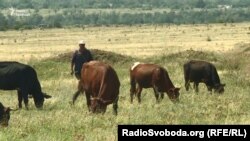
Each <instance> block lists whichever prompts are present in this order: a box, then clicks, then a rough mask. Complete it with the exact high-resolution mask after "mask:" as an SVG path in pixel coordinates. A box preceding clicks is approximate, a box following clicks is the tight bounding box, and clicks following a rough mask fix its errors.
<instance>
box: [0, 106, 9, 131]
mask: <svg viewBox="0 0 250 141" xmlns="http://www.w3.org/2000/svg"><path fill="white" fill-rule="evenodd" d="M10 111H11V109H10V108H9V107H7V108H6V107H4V106H3V104H2V103H1V102H0V126H8V125H9V120H10Z"/></svg>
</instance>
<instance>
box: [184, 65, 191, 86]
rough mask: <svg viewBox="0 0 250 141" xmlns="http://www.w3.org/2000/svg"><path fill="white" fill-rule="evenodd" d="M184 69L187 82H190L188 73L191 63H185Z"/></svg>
mask: <svg viewBox="0 0 250 141" xmlns="http://www.w3.org/2000/svg"><path fill="white" fill-rule="evenodd" d="M183 70H184V79H185V81H186V83H187V82H188V79H189V78H188V74H189V71H190V65H189V64H184V66H183Z"/></svg>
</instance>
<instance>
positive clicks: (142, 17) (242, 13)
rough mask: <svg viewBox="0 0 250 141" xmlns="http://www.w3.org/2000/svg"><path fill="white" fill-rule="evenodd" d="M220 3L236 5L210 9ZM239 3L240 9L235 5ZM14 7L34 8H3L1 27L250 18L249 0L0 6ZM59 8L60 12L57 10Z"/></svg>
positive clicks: (25, 1)
mask: <svg viewBox="0 0 250 141" xmlns="http://www.w3.org/2000/svg"><path fill="white" fill-rule="evenodd" d="M236 2H242V3H241V4H240V3H236ZM219 4H222V5H223V4H224V5H229V4H234V5H233V7H230V8H229V9H220V8H218V7H216V8H209V7H215V5H217V6H218V5H219ZM236 4H237V6H238V7H239V8H235V5H236ZM91 5H92V6H91ZM104 5H107V6H108V7H105V6H104ZM12 6H13V7H14V8H32V12H30V15H28V16H13V15H10V14H6V12H5V13H4V12H2V11H1V12H0V30H8V29H23V28H25V29H32V28H61V27H66V26H74V27H84V26H85V25H132V24H200V23H233V22H244V21H250V16H249V13H250V7H246V6H250V0H219V1H218V0H185V1H184V0H105V1H100V0H71V1H68V0H39V1H38V0H15V1H12V0H0V7H4V8H7V7H12ZM69 7H71V8H69ZM77 7H79V8H77ZM84 7H85V8H90V9H92V10H94V9H95V8H102V9H110V11H111V12H105V11H99V12H92V13H88V12H86V11H87V10H88V9H85V8H84ZM125 7H130V8H131V7H140V9H141V10H142V11H143V10H144V12H140V11H139V12H129V11H128V12H119V10H117V9H122V8H125ZM162 7H169V8H168V10H166V11H164V10H163V11H160V12H157V11H155V12H145V11H150V10H152V9H157V8H162ZM39 8H49V9H51V10H52V11H53V12H52V13H53V14H44V13H42V12H39ZM112 9H113V10H112ZM115 9H116V10H115ZM162 9H164V8H162ZM169 9H170V10H169ZM26 10H28V9H26ZM29 10H30V9H29ZM59 10H60V12H58V11H59Z"/></svg>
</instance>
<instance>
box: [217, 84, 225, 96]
mask: <svg viewBox="0 0 250 141" xmlns="http://www.w3.org/2000/svg"><path fill="white" fill-rule="evenodd" d="M225 86H226V84H217V85H215V87H214V91H215V92H216V93H220V94H221V93H223V92H224V87H225Z"/></svg>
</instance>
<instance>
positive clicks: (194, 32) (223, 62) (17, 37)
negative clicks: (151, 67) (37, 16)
mask: <svg viewBox="0 0 250 141" xmlns="http://www.w3.org/2000/svg"><path fill="white" fill-rule="evenodd" d="M82 39H83V40H85V41H86V47H87V48H88V49H91V50H92V51H93V52H94V54H95V55H94V56H95V58H97V59H100V60H104V61H106V62H108V63H110V64H112V66H113V67H114V69H115V70H116V71H117V73H118V76H119V79H120V82H121V87H120V99H119V102H118V105H119V107H118V116H114V115H113V113H112V106H111V105H109V106H108V109H107V112H106V113H105V114H104V115H101V114H97V115H96V114H92V113H89V112H88V110H87V106H86V100H85V96H80V97H79V98H78V100H77V101H76V105H74V106H72V105H70V102H71V100H72V96H73V94H74V92H75V91H76V87H77V80H76V79H75V78H74V77H72V76H71V75H70V55H71V53H72V51H74V50H76V49H78V45H77V42H78V41H79V40H82ZM96 49H98V50H99V51H98V50H96ZM100 50H102V51H100ZM249 57H250V27H249V23H240V24H235V23H233V24H209V25H135V26H109V27H106V26H105V27H104V26H103V27H84V28H64V29H44V30H39V29H36V30H21V31H5V32H0V61H6V60H15V61H20V62H23V63H27V64H30V65H32V66H33V67H34V68H35V69H36V70H37V73H38V77H39V80H40V83H41V85H42V89H43V91H44V92H47V93H48V94H50V95H52V98H51V99H49V100H46V101H45V103H44V104H45V105H44V109H43V110H37V109H36V108H35V106H34V102H33V100H32V99H30V102H29V106H30V110H29V111H27V110H25V109H22V110H19V111H16V112H13V113H12V114H11V119H10V126H9V127H8V128H1V129H0V140H1V141H8V140H15V141H16V140H17V141H18V140H20V141H22V140H25V141H26V140H30V141H33V140H37V141H42V140H49V141H62V140H76V141H79V140H86V141H99V140H105V141H115V140H117V125H118V124H249V123H250V120H249V119H250V94H249V91H250V87H249V86H250V79H249V78H250V77H249V75H250V63H249ZM188 59H202V60H207V61H210V62H212V63H214V64H215V66H216V67H217V70H218V73H219V75H220V79H221V82H222V83H226V87H225V93H224V94H222V95H218V94H214V93H213V94H212V95H210V94H209V92H208V91H207V89H206V87H205V86H204V85H203V84H200V86H199V89H200V92H199V93H198V94H196V93H195V92H194V90H193V89H191V90H190V91H189V92H186V90H185V87H184V78H183V64H184V62H185V61H187V60H188ZM138 60H139V61H144V62H150V63H157V64H160V65H162V66H164V67H165V68H166V69H167V71H168V73H169V76H170V78H171V80H172V82H173V84H174V85H175V86H176V87H181V90H180V94H181V95H180V102H179V103H177V104H173V103H172V102H171V101H170V100H169V99H168V97H167V96H166V95H165V97H164V99H163V100H162V101H161V102H160V103H156V100H155V97H154V94H153V90H152V89H147V90H146V89H144V90H143V91H142V103H141V104H138V102H137V99H134V103H133V104H131V103H130V95H129V94H130V92H129V90H130V84H129V72H128V69H129V67H130V66H131V65H132V63H133V62H134V61H138ZM0 101H1V102H2V103H3V104H4V105H5V106H10V107H14V108H15V107H17V103H18V102H17V94H16V91H2V90H1V91H0Z"/></svg>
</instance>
